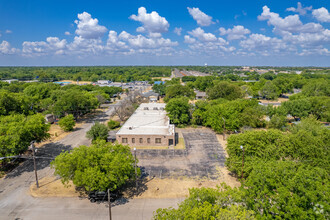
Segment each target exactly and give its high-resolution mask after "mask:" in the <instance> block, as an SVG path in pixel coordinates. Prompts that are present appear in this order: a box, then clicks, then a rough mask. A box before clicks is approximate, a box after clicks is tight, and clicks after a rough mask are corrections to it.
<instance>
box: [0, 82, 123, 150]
mask: <svg viewBox="0 0 330 220" xmlns="http://www.w3.org/2000/svg"><path fill="white" fill-rule="evenodd" d="M121 91H122V89H121V88H116V87H99V86H93V85H82V86H79V85H68V86H60V85H57V84H54V83H11V84H9V83H5V82H1V83H0V121H1V125H0V146H1V152H0V156H13V155H17V154H20V153H23V152H24V151H25V150H26V149H27V147H28V146H29V145H30V142H31V141H37V142H40V141H42V140H44V139H45V138H47V137H48V136H49V135H48V133H47V131H48V129H49V126H48V125H47V124H45V118H44V115H45V114H49V113H51V114H54V115H55V116H56V117H57V118H61V117H64V116H66V115H68V116H67V117H65V118H63V120H61V123H60V125H61V127H62V128H63V129H64V130H66V131H69V130H72V129H73V126H74V121H73V119H77V118H78V117H80V116H82V115H84V114H86V113H88V112H91V111H92V110H93V109H96V108H97V107H98V106H99V105H100V104H102V103H103V102H104V101H105V100H110V98H111V97H112V96H113V95H114V94H116V93H118V92H121ZM62 125H63V126H62Z"/></svg>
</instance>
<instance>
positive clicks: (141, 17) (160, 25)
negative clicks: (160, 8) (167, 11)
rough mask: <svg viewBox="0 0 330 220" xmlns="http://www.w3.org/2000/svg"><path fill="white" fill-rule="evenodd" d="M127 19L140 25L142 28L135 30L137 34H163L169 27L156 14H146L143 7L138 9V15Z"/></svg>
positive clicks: (162, 18)
mask: <svg viewBox="0 0 330 220" xmlns="http://www.w3.org/2000/svg"><path fill="white" fill-rule="evenodd" d="M129 18H130V19H132V20H134V21H139V22H141V23H142V26H141V27H138V28H137V30H136V31H137V32H149V33H164V32H167V31H168V28H169V26H170V24H169V23H168V21H167V20H166V19H165V18H164V17H161V16H160V15H159V14H158V13H157V12H155V11H153V12H151V13H147V10H146V8H145V7H140V8H139V9H138V15H131V16H130V17H129Z"/></svg>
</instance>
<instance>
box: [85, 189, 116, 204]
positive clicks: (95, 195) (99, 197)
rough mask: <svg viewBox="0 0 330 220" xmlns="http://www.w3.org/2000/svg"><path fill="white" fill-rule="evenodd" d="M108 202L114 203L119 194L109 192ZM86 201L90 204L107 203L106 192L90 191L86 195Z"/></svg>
mask: <svg viewBox="0 0 330 220" xmlns="http://www.w3.org/2000/svg"><path fill="white" fill-rule="evenodd" d="M110 196H111V198H110V201H111V202H113V201H115V200H116V199H117V198H118V197H119V194H118V193H117V192H111V193H110ZM88 199H89V200H90V201H91V202H97V201H98V202H104V201H108V192H107V191H91V192H90V193H89V194H88Z"/></svg>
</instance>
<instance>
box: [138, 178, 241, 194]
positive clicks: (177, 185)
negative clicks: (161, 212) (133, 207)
mask: <svg viewBox="0 0 330 220" xmlns="http://www.w3.org/2000/svg"><path fill="white" fill-rule="evenodd" d="M227 178H231V177H227ZM234 179H235V178H234ZM222 182H226V184H227V185H229V186H231V187H238V186H240V183H239V182H237V181H236V180H234V181H233V180H232V179H223V178H221V179H219V180H209V179H189V178H184V177H182V178H181V179H169V178H165V179H159V178H154V179H151V180H150V181H148V182H147V183H146V187H147V190H146V191H144V192H143V193H142V194H140V195H139V196H136V197H135V198H137V199H146V198H148V199H155V198H157V199H160V198H181V197H187V196H189V189H191V188H201V187H208V188H216V187H217V186H219V185H220V183H222Z"/></svg>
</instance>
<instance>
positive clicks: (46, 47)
mask: <svg viewBox="0 0 330 220" xmlns="http://www.w3.org/2000/svg"><path fill="white" fill-rule="evenodd" d="M66 49H67V41H66V40H65V39H63V40H60V39H59V38H58V37H47V39H46V41H24V42H23V49H22V52H23V55H25V56H33V55H36V56H39V55H46V54H64V53H65V50H66Z"/></svg>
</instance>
